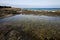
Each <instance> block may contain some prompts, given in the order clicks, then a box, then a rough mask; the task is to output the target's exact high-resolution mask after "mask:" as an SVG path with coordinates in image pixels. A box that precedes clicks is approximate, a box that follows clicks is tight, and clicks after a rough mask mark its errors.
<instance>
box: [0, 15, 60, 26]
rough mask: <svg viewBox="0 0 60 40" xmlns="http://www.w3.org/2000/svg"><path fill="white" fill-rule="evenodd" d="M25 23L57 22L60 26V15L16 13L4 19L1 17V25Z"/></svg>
mask: <svg viewBox="0 0 60 40" xmlns="http://www.w3.org/2000/svg"><path fill="white" fill-rule="evenodd" d="M22 23H23V24H24V23H27V24H28V23H31V24H32V23H36V24H38V23H40V24H41V23H42V24H46V25H48V24H54V25H55V24H57V25H59V26H60V17H59V16H45V15H22V14H19V15H15V16H11V17H6V18H3V19H0V25H5V24H6V25H7V24H12V25H17V24H19V25H20V24H22Z"/></svg>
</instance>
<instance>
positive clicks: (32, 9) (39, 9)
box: [25, 8, 60, 10]
mask: <svg viewBox="0 0 60 40" xmlns="http://www.w3.org/2000/svg"><path fill="white" fill-rule="evenodd" d="M25 9H27V10H60V8H25Z"/></svg>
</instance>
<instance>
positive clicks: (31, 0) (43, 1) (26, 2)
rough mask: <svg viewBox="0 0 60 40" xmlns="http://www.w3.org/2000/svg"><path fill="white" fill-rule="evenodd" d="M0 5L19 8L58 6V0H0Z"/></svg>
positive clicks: (59, 5)
mask: <svg viewBox="0 0 60 40" xmlns="http://www.w3.org/2000/svg"><path fill="white" fill-rule="evenodd" d="M0 5H2V6H12V7H21V8H60V0H0Z"/></svg>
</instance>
